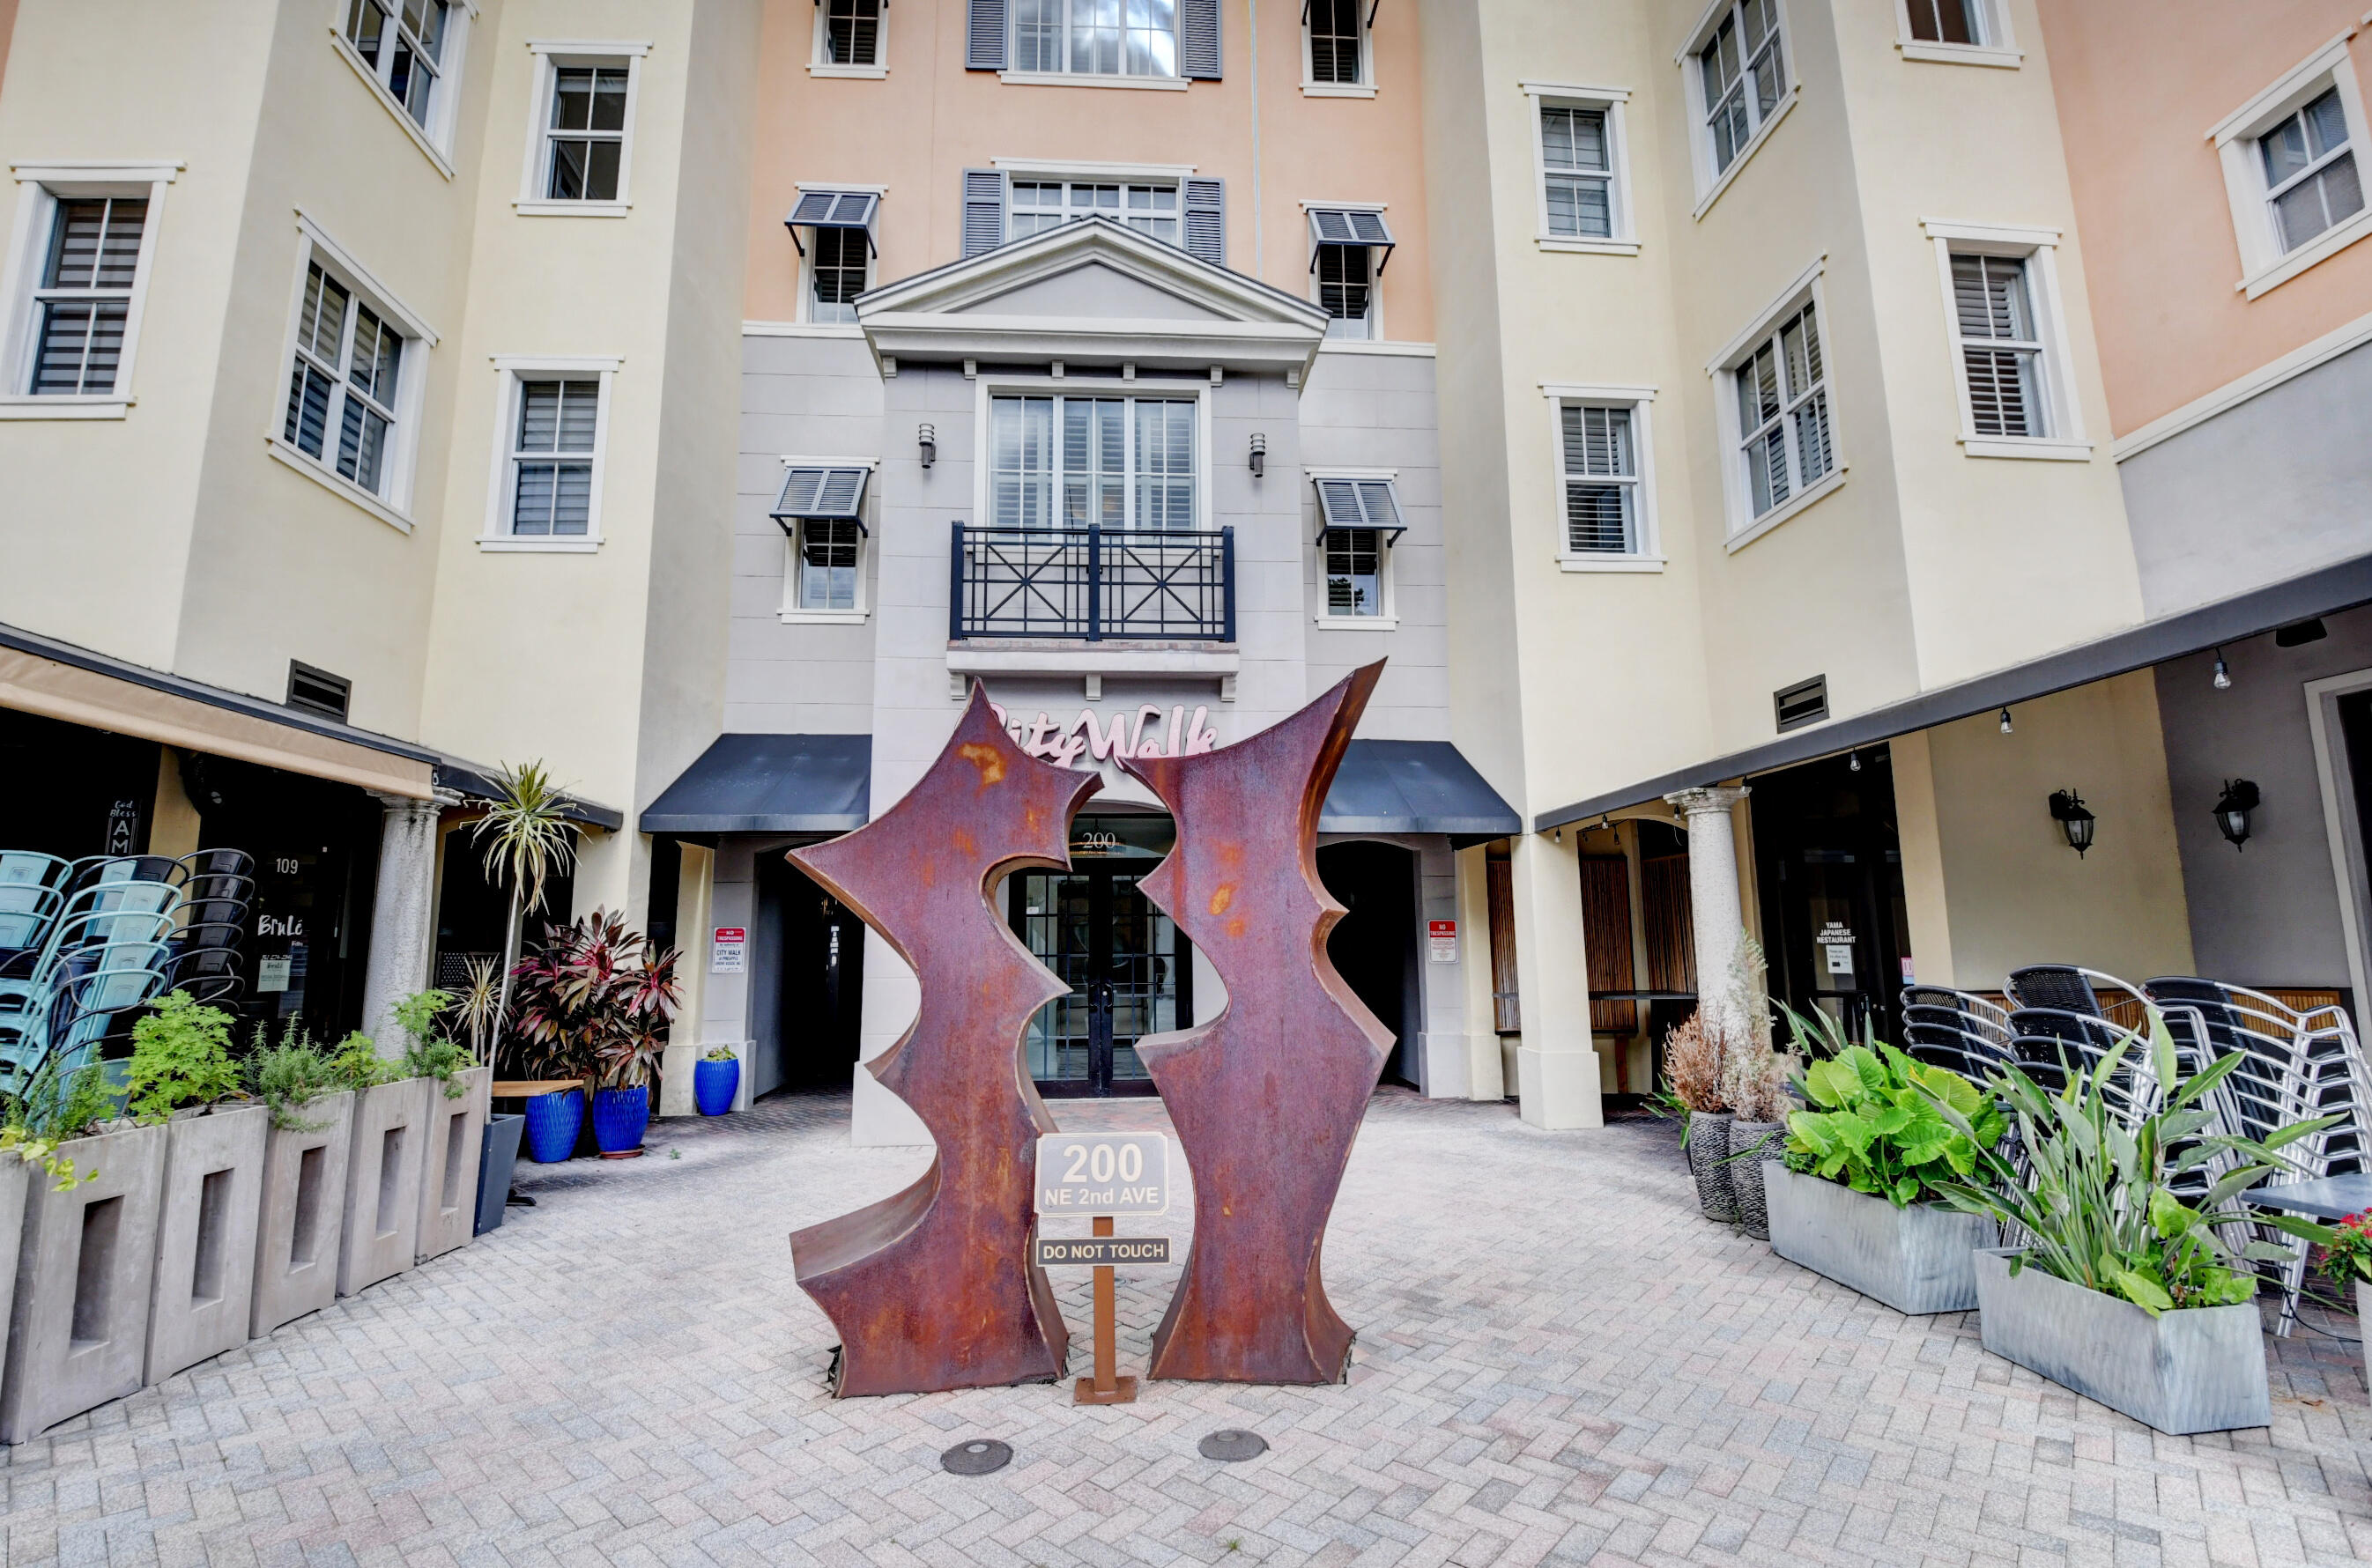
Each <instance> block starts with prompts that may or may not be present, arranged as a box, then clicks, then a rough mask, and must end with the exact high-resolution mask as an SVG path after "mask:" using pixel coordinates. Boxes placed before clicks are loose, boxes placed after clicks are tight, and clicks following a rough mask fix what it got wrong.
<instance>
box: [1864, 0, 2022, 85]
mask: <svg viewBox="0 0 2372 1568" xmlns="http://www.w3.org/2000/svg"><path fill="white" fill-rule="evenodd" d="M1972 4H1973V5H1974V6H1976V9H1977V12H1978V16H1977V29H1978V30H1979V31H1980V32H1982V33H1983V34H1984V40H1985V41H1983V42H1982V43H1930V42H1928V41H1926V40H1924V39H1918V38H1913V37H1912V36H1911V5H1910V0H1894V27H1895V35H1894V47H1895V48H1896V49H1897V50H1899V51H1901V55H1902V58H1904V59H1905V60H1920V61H1924V62H1926V63H1927V64H1931V65H1991V66H1994V67H1996V68H2000V69H2006V70H2011V71H2015V70H2017V68H2018V66H2019V65H2020V64H2023V63H2024V62H2025V60H2026V52H2025V51H2024V50H2022V49H2020V48H2018V46H2017V32H2016V30H2015V29H2012V28H2011V26H2010V14H2009V9H2010V8H2009V4H2008V0H1972Z"/></svg>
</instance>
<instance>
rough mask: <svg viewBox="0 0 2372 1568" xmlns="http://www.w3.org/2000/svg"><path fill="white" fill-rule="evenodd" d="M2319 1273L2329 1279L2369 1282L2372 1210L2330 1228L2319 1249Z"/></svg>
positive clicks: (2371, 1250) (2371, 1263)
mask: <svg viewBox="0 0 2372 1568" xmlns="http://www.w3.org/2000/svg"><path fill="white" fill-rule="evenodd" d="M2322 1272H2324V1273H2326V1274H2329V1275H2331V1277H2332V1278H2333V1279H2358V1280H2372V1209H2366V1210H2365V1211H2364V1212H2363V1213H2362V1214H2350V1215H2348V1216H2347V1217H2346V1218H2345V1219H2343V1220H2342V1221H2340V1222H2339V1223H2338V1224H2337V1225H2333V1226H2331V1241H2330V1243H2329V1244H2328V1245H2327V1246H2325V1247H2324V1248H2323V1249H2322Z"/></svg>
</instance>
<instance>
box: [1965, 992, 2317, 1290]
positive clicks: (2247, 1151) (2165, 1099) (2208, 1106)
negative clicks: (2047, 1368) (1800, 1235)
mask: <svg viewBox="0 0 2372 1568" xmlns="http://www.w3.org/2000/svg"><path fill="white" fill-rule="evenodd" d="M2148 1028H2149V1033H2148V1036H2147V1044H2148V1051H2149V1057H2148V1061H2147V1063H2144V1062H2142V1061H2140V1060H2138V1059H2136V1058H2135V1057H2134V1043H2135V1042H2134V1040H2132V1039H2130V1038H2128V1039H2126V1040H2120V1041H2118V1042H2117V1044H2116V1045H2114V1046H2112V1047H2111V1048H2110V1050H2108V1051H2106V1052H2104V1053H2102V1055H2101V1057H2100V1059H2099V1062H2098V1063H2096V1064H2094V1065H2092V1066H2089V1067H2087V1066H2083V1065H2080V1064H2075V1063H2070V1064H2068V1065H2067V1066H2066V1068H2065V1069H2064V1074H2065V1075H2064V1084H2063V1086H2061V1087H2060V1089H2059V1090H2058V1091H2057V1092H2056V1093H2053V1092H2052V1091H2050V1090H2047V1089H2045V1088H2044V1087H2043V1086H2041V1085H2039V1084H2037V1083H2036V1082H2035V1081H2034V1079H2033V1078H2031V1077H2029V1075H2028V1074H2026V1073H2025V1072H2024V1071H2022V1070H2021V1069H2019V1068H2017V1067H2004V1068H2002V1069H2000V1070H1999V1072H1998V1073H1996V1074H1995V1075H1994V1079H1993V1082H1992V1086H1991V1087H1992V1089H1993V1091H1994V1094H1995V1095H1996V1096H1998V1097H1999V1098H2002V1099H2004V1100H2006V1102H2007V1104H2008V1108H2009V1116H2010V1118H2011V1120H2012V1121H2015V1122H2016V1124H2017V1133H2018V1139H2019V1143H2020V1144H2021V1146H2022V1148H2023V1149H2024V1152H2025V1158H2026V1163H2027V1165H2028V1167H2029V1168H2028V1170H2027V1171H2026V1172H2025V1173H2023V1174H2022V1173H2020V1172H2019V1171H2017V1169H2016V1168H2014V1167H2012V1166H2011V1164H2010V1163H2009V1161H2008V1160H2006V1159H2005V1158H2004V1157H2003V1156H2001V1155H2000V1154H1999V1153H1997V1152H1996V1151H1995V1150H1994V1149H1993V1148H1992V1147H1990V1146H1986V1147H1983V1148H1981V1149H1980V1150H1979V1152H1978V1156H1977V1166H1976V1169H1975V1170H1974V1171H1973V1172H1972V1173H1971V1175H1970V1176H1969V1177H1968V1178H1967V1179H1954V1180H1948V1181H1943V1182H1939V1183H1938V1184H1937V1192H1938V1195H1939V1196H1941V1197H1942V1198H1943V1200H1944V1201H1945V1202H1948V1203H1949V1204H1951V1205H1952V1206H1953V1207H1954V1208H1956V1209H1959V1210H1962V1211H1963V1212H1965V1213H1969V1214H1988V1215H1991V1216H1992V1217H1994V1219H1997V1220H2000V1221H2002V1222H2003V1223H2004V1224H2006V1225H2015V1226H2017V1228H2018V1229H2020V1230H2022V1231H2024V1232H2025V1233H2026V1236H2027V1241H2026V1244H2025V1249H2024V1250H2023V1251H2021V1252H2019V1253H2017V1255H2015V1256H2013V1257H2012V1258H2011V1259H2010V1272H2012V1273H2013V1274H2015V1273H2017V1272H2019V1271H2020V1269H2022V1268H2023V1267H2024V1266H2025V1265H2026V1264H2029V1263H2031V1264H2033V1265H2035V1266H2036V1267H2038V1268H2040V1269H2041V1270H2042V1271H2043V1272H2045V1273H2048V1274H2052V1275H2055V1276H2056V1277H2058V1278H2060V1279H2063V1280H2065V1281H2067V1282H2068V1283H2071V1284H2078V1285H2082V1286H2083V1287H2085V1288H2086V1289H2087V1290H2096V1291H2099V1292H2101V1293H2102V1294H2104V1295H2115V1296H2122V1298H2123V1299H2125V1300H2127V1301H2130V1302H2132V1303H2133V1304H2134V1306H2136V1307H2140V1308H2141V1309H2142V1310H2143V1311H2145V1312H2147V1313H2149V1314H2150V1315H2151V1316H2152V1317H2156V1316H2157V1314H2159V1313H2161V1312H2166V1311H2169V1310H2173V1309H2176V1308H2182V1307H2228V1306H2236V1305H2238V1304H2240V1303H2243V1302H2247V1301H2250V1300H2251V1299H2253V1298H2254V1297H2255V1295H2256V1289H2257V1279H2256V1275H2255V1274H2254V1272H2251V1271H2250V1269H2249V1268H2248V1267H2247V1265H2248V1264H2249V1263H2250V1262H2252V1261H2260V1260H2262V1261H2280V1260H2284V1259H2285V1258H2287V1257H2288V1256H2289V1254H2288V1253H2287V1252H2285V1250H2284V1249H2282V1248H2280V1247H2278V1246H2275V1245H2273V1244H2272V1243H2269V1242H2263V1241H2250V1242H2248V1243H2246V1244H2245V1245H2243V1246H2241V1247H2238V1248H2234V1247H2232V1246H2230V1245H2228V1244H2227V1242H2226V1241H2225V1239H2224V1237H2222V1236H2220V1235H2218V1234H2217V1232H2218V1231H2219V1230H2229V1231H2230V1232H2232V1233H2233V1234H2237V1235H2246V1234H2248V1231H2249V1227H2250V1226H2251V1225H2273V1226H2274V1227H2275V1228H2277V1229H2280V1230H2283V1231H2285V1232H2287V1233H2288V1234H2290V1235H2292V1236H2296V1237H2303V1238H2304V1239H2306V1240H2308V1241H2315V1242H2322V1243H2326V1244H2327V1243H2328V1242H2329V1241H2330V1240H2331V1231H2330V1229H2329V1228H2328V1227H2327V1226H2323V1225H2316V1224H2314V1223H2313V1222H2312V1221H2310V1220H2302V1219H2297V1218H2296V1217H2294V1216H2291V1215H2288V1214H2255V1213H2251V1212H2250V1210H2248V1209H2247V1208H2245V1207H2243V1206H2241V1205H2239V1204H2238V1203H2236V1202H2234V1200H2235V1199H2237V1198H2238V1196H2239V1195H2240V1194H2241V1193H2242V1192H2245V1191H2248V1190H2249V1189H2250V1188H2251V1187H2253V1186H2255V1185H2256V1184H2257V1183H2258V1182H2260V1181H2262V1180H2263V1179H2265V1178H2266V1177H2268V1176H2271V1175H2273V1173H2274V1172H2275V1171H2277V1170H2280V1169H2283V1168H2285V1167H2287V1165H2288V1162H2287V1161H2286V1160H2285V1159H2284V1158H2283V1157H2282V1156H2281V1153H2280V1151H2281V1150H2282V1149H2284V1148H2285V1147H2287V1146H2288V1145H2289V1144H2294V1143H2296V1141H2297V1140H2299V1139H2301V1138H2304V1137H2307V1136H2308V1135H2310V1134H2312V1133H2314V1132H2320V1130H2321V1129H2323V1128H2325V1127H2328V1126H2330V1125H2331V1122H2332V1121H2335V1120H2336V1118H2332V1117H2323V1118H2320V1119H2319V1120H2316V1121H2301V1122H2296V1123H2293V1124H2292V1125H2290V1126H2288V1127H2285V1128H2282V1129H2281V1130H2280V1131H2278V1132H2274V1133H2273V1134H2272V1135H2271V1136H2269V1137H2267V1138H2264V1139H2262V1140H2253V1139H2248V1138H2242V1137H2238V1136H2234V1135H2230V1134H2226V1133H2219V1132H2210V1131H2208V1129H2209V1128H2210V1127H2212V1126H2213V1125H2214V1124H2215V1120H2216V1117H2215V1110H2214V1109H2213V1103H2214V1096H2215V1088H2216V1086H2218V1085H2219V1084H2221V1083H2223V1081H2224V1080H2225V1079H2226V1078H2227V1077H2229V1076H2230V1075H2231V1074H2232V1071H2233V1069H2234V1068H2235V1067H2237V1066H2238V1065H2239V1063H2240V1053H2239V1052H2238V1051H2234V1052H2232V1053H2231V1054H2230V1055H2227V1056H2226V1057H2224V1058H2223V1059H2222V1060H2220V1061H2218V1062H2216V1063H2215V1064H2214V1065H2213V1066H2210V1067H2207V1068H2205V1069H2203V1070H2202V1071H2200V1072H2198V1073H2195V1074H2192V1075H2191V1076H2189V1077H2188V1078H2185V1077H2181V1076H2180V1069H2179V1063H2178V1062H2177V1059H2176V1055H2175V1047H2174V1039H2173V1037H2172V1036H2171V1035H2170V1034H2169V1033H2168V1032H2167V1028H2166V1018H2165V1016H2164V1015H2162V1014H2161V1013H2159V1012H2158V1010H2157V1008H2156V1007H2151V1008H2150V1009H2149V1016H2148ZM2145 1071H2146V1072H2147V1073H2149V1074H2152V1075H2154V1078H2155V1083H2154V1084H2153V1083H2151V1082H2149V1081H2147V1080H2145V1077H2144V1073H2145ZM1932 1103H1933V1104H1934V1105H1935V1106H1936V1113H1937V1114H1938V1115H1939V1116H1941V1117H1942V1118H1943V1119H1944V1121H1947V1122H1948V1123H1949V1124H1951V1126H1952V1127H1953V1129H1954V1131H1956V1132H1959V1133H1961V1134H1962V1135H1963V1136H1966V1137H1968V1138H1970V1139H1971V1140H1972V1141H1975V1142H1981V1143H1982V1142H1984V1140H1982V1137H1981V1135H1980V1133H1979V1131H1978V1128H1977V1126H1976V1123H1975V1122H1974V1121H1971V1119H1970V1118H1969V1117H1968V1116H1966V1115H1965V1114H1964V1113H1963V1112H1961V1111H1960V1110H1959V1109H1958V1108H1957V1105H1956V1104H1955V1103H1954V1102H1953V1101H1952V1100H1950V1099H1948V1098H1943V1097H1941V1096H1938V1097H1936V1098H1934V1099H1933V1101H1932ZM2145 1112H2146V1113H2145ZM2193 1171H2204V1173H2205V1174H2207V1175H2210V1176H2212V1177H2213V1180H2212V1181H2211V1182H2210V1183H2209V1185H2208V1186H2207V1188H2206V1190H2205V1191H2204V1192H2203V1194H2202V1195H2201V1196H2200V1198H2199V1200H2198V1202H2195V1203H2186V1202H2183V1201H2182V1199H2181V1198H2180V1197H2179V1196H2178V1195H2177V1194H2176V1192H2175V1191H2174V1190H2173V1185H2172V1184H2173V1183H2174V1182H2175V1181H2176V1180H2177V1179H2180V1178H2183V1177H2186V1176H2189V1175H2190V1174H2191V1173H2192V1172H2193Z"/></svg>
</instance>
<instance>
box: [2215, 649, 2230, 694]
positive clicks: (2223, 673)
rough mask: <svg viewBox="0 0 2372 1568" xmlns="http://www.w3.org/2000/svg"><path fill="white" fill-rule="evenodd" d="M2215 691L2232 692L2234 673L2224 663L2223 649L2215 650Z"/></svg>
mask: <svg viewBox="0 0 2372 1568" xmlns="http://www.w3.org/2000/svg"><path fill="white" fill-rule="evenodd" d="M2215 690H2217V691H2230V690H2232V671H2231V669H2230V668H2228V667H2227V666H2226V664H2225V663H2224V650H2223V649H2221V648H2218V649H2216V650H2215Z"/></svg>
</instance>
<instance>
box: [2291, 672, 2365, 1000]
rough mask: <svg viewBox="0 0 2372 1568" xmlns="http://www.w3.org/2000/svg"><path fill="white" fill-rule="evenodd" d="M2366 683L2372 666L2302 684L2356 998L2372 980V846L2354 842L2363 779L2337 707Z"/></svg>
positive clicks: (2348, 964)
mask: <svg viewBox="0 0 2372 1568" xmlns="http://www.w3.org/2000/svg"><path fill="white" fill-rule="evenodd" d="M2367 686H2372V669H2358V670H2353V671H2350V672H2348V673H2347V674H2344V675H2331V676H2325V677H2323V678H2322V679H2319V680H2309V681H2307V682H2305V683H2304V684H2303V686H2302V688H2301V690H2302V691H2303V692H2304V694H2305V696H2306V712H2307V728H2308V734H2309V735H2310V736H2311V738H2312V739H2313V742H2314V768H2315V782H2316V783H2317V784H2319V785H2320V794H2321V796H2322V826H2323V836H2324V840H2325V842H2328V843H2329V844H2330V846H2331V874H2332V877H2333V879H2334V881H2335V883H2336V885H2337V887H2338V889H2339V894H2340V897H2339V928H2340V933H2341V935H2342V937H2343V940H2344V941H2345V942H2346V945H2347V971H2348V980H2349V981H2350V983H2352V984H2353V985H2354V986H2355V994H2356V995H2358V996H2361V995H2363V994H2364V988H2365V986H2366V983H2367V980H2368V979H2372V931H2367V929H2366V912H2367V910H2372V887H2366V885H2365V883H2364V880H2363V877H2364V874H2363V872H2362V871H2361V870H2360V869H2359V865H2360V862H2359V861H2358V859H2357V857H2358V856H2359V855H2364V854H2372V845H2365V844H2361V843H2359V842H2356V841H2357V839H2358V838H2359V837H2360V834H2359V833H2358V832H2357V830H2356V827H2355V812H2354V811H2353V810H2352V809H2350V807H2352V806H2353V804H2354V799H2353V790H2354V788H2356V787H2361V781H2360V780H2357V779H2355V777H2353V775H2352V773H2351V772H2350V770H2349V768H2348V764H2347V751H2346V746H2345V743H2344V741H2343V739H2342V738H2341V736H2340V734H2339V714H2338V711H2337V710H2338V702H2339V699H2340V698H2342V697H2343V696H2346V695H2347V694H2348V693H2350V692H2353V691H2363V690H2364V689H2365V688H2366V687H2367Z"/></svg>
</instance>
